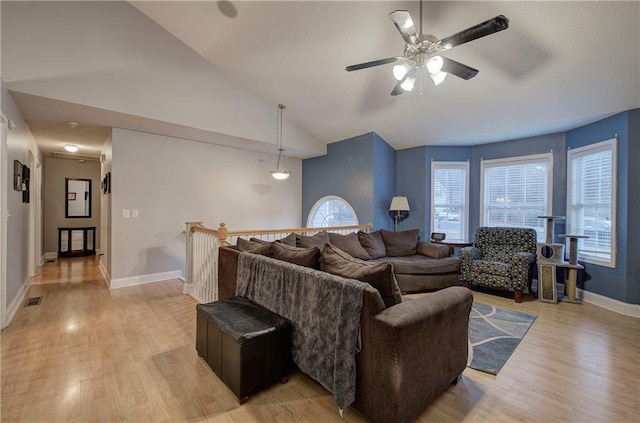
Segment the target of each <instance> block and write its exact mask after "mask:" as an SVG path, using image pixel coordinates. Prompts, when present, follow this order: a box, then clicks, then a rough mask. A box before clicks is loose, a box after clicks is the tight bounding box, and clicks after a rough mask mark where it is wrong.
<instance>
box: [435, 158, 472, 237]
mask: <svg viewBox="0 0 640 423" xmlns="http://www.w3.org/2000/svg"><path fill="white" fill-rule="evenodd" d="M468 186H469V163H468V162H432V163H431V231H432V232H444V233H445V234H447V237H446V240H447V241H459V242H464V241H466V239H467V232H468V231H467V228H468V220H469V207H468V197H469V188H468Z"/></svg>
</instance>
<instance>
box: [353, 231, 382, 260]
mask: <svg viewBox="0 0 640 423" xmlns="http://www.w3.org/2000/svg"><path fill="white" fill-rule="evenodd" d="M358 240H360V245H362V248H364V249H365V250H366V251H367V254H369V257H370V258H372V259H377V258H380V257H384V256H386V255H387V250H386V249H385V248H384V242H383V241H382V235H380V231H375V232H371V233H366V232H362V231H360V232H358Z"/></svg>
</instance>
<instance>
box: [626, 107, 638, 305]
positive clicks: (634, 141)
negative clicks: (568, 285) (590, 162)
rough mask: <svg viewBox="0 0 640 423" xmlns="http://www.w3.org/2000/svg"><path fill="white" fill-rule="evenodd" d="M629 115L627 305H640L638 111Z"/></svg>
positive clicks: (632, 111) (633, 111)
mask: <svg viewBox="0 0 640 423" xmlns="http://www.w3.org/2000/svg"><path fill="white" fill-rule="evenodd" d="M628 113H629V141H628V144H629V146H628V148H629V165H628V172H629V175H628V177H627V181H628V184H627V185H628V186H627V191H628V198H627V200H628V204H627V206H628V210H629V212H628V215H627V219H628V220H627V233H628V234H632V235H631V236H629V237H627V251H629V253H628V255H629V256H628V260H627V301H626V302H627V303H631V304H640V109H636V110H631V111H630V112H628Z"/></svg>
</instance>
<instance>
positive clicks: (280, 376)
mask: <svg viewBox="0 0 640 423" xmlns="http://www.w3.org/2000/svg"><path fill="white" fill-rule="evenodd" d="M196 309H197V322H196V350H197V351H198V355H199V356H201V357H202V358H204V359H205V361H206V362H207V364H209V367H211V369H213V371H214V372H215V373H216V374H217V375H218V377H219V378H220V379H221V380H222V381H223V382H224V383H225V385H227V386H228V387H229V389H231V391H232V392H233V393H234V394H235V395H236V396H237V397H238V400H239V401H240V404H242V403H244V402H245V401H246V400H247V399H248V395H249V394H250V393H253V392H255V391H256V390H257V389H259V388H262V387H265V386H268V385H270V384H272V383H274V382H276V381H280V382H282V383H284V382H286V381H287V379H288V375H289V370H290V368H291V323H290V322H289V321H288V320H287V319H285V318H284V317H282V316H279V315H278V314H276V313H274V312H272V311H270V310H268V309H266V308H264V307H262V306H261V305H259V304H256V303H255V302H253V301H251V300H249V299H247V298H244V297H231V298H227V299H224V300H221V301H216V302H213V303H209V304H198V306H197V307H196Z"/></svg>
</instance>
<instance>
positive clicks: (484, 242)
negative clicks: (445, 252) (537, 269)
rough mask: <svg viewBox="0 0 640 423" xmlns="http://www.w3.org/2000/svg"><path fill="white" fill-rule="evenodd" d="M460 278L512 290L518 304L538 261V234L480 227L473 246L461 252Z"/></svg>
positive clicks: (466, 283)
mask: <svg viewBox="0 0 640 423" xmlns="http://www.w3.org/2000/svg"><path fill="white" fill-rule="evenodd" d="M459 258H460V279H461V280H462V283H463V285H464V286H467V287H469V286H470V285H471V284H472V283H476V284H478V285H484V286H489V287H492V288H499V289H505V290H513V291H514V297H515V300H516V302H517V303H519V302H521V301H522V292H523V291H524V290H525V289H529V292H531V283H532V276H533V267H534V265H535V262H536V231H535V230H534V229H525V228H490V227H481V228H478V231H477V232H476V239H475V243H474V246H473V247H465V248H463V249H462V250H460V254H459Z"/></svg>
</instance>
